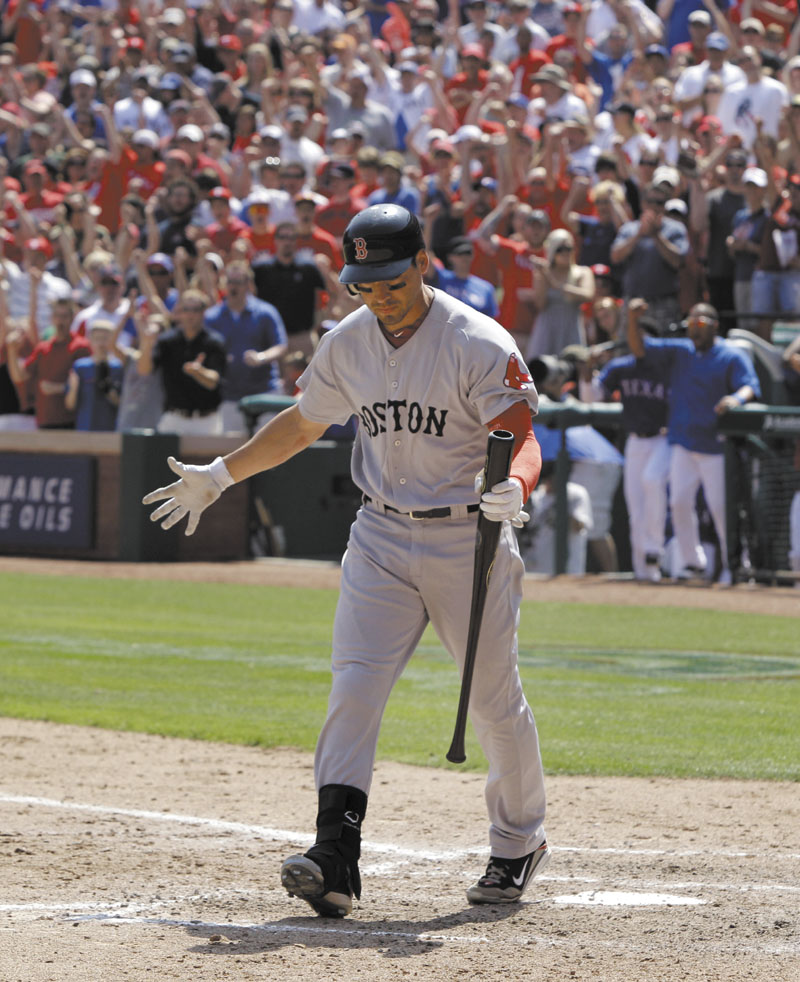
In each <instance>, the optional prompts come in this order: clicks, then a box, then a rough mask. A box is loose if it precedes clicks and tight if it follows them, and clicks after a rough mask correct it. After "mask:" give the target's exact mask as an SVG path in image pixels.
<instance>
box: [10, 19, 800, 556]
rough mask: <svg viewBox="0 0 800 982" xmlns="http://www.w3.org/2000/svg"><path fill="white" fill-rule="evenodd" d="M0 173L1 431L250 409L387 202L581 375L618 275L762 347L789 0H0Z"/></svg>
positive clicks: (242, 423)
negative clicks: (582, 359)
mask: <svg viewBox="0 0 800 982" xmlns="http://www.w3.org/2000/svg"><path fill="white" fill-rule="evenodd" d="M0 188H1V190H0V194H2V200H0V208H1V209H2V212H3V225H2V231H1V232H0V248H1V250H2V252H1V255H2V259H1V260H0V264H1V267H2V268H1V269H0V279H1V280H2V289H0V428H2V429H33V428H37V427H38V428H72V427H77V428H79V429H89V430H113V429H118V430H122V429H129V428H135V427H154V428H158V429H161V430H162V431H169V432H179V433H186V432H192V433H220V432H240V433H241V432H244V431H245V429H246V420H245V419H244V418H243V417H242V415H241V413H240V412H239V410H238V403H239V400H240V399H241V398H242V397H243V396H247V395H252V394H258V393H270V392H271V393H283V392H285V393H286V394H292V393H293V391H294V380H295V379H296V378H297V377H298V375H299V373H300V372H301V371H302V367H303V365H304V364H305V363H306V362H307V359H308V358H310V357H311V356H312V355H313V351H314V347H315V344H316V342H317V341H318V339H319V337H320V335H321V333H322V332H324V331H325V330H327V329H329V328H330V327H331V326H332V325H334V324H335V323H336V322H337V321H338V320H339V319H341V317H342V316H344V315H345V314H347V313H348V312H350V311H351V310H352V309H354V305H355V304H357V303H358V300H357V299H354V298H353V297H351V296H350V294H349V293H348V292H347V291H346V290H345V289H344V288H342V286H341V285H340V284H339V282H338V276H337V274H338V271H339V269H340V268H341V265H342V261H343V260H342V254H341V237H342V233H343V231H344V229H345V227H346V225H347V223H348V221H349V219H350V218H351V217H352V216H353V215H354V214H356V213H357V212H358V211H359V210H360V209H362V208H363V207H365V205H367V204H375V203H380V202H394V203H398V204H401V205H403V206H404V207H406V208H408V209H409V210H410V211H412V212H414V213H416V214H417V215H418V216H419V218H420V219H421V221H422V223H423V228H424V233H425V239H426V244H427V246H428V248H429V249H430V251H431V253H432V254H433V256H434V257H435V262H434V264H433V267H432V270H431V272H430V274H429V281H430V283H431V284H432V285H433V286H436V287H438V288H440V289H443V290H446V291H447V292H449V293H452V294H453V295H455V296H457V297H459V298H460V299H462V300H463V301H465V302H466V303H468V304H471V305H472V306H474V307H476V309H479V310H481V311H483V312H484V313H487V314H489V315H490V316H493V317H496V318H497V319H498V321H499V322H500V323H501V324H502V325H503V326H504V327H505V328H506V329H507V330H508V331H510V332H511V333H512V334H513V336H514V337H515V339H516V341H517V343H518V345H519V348H520V350H521V352H522V354H523V356H525V358H526V359H528V360H538V361H540V362H541V359H543V358H545V359H546V358H548V357H554V356H560V355H561V354H562V352H563V351H564V349H565V348H566V349H570V348H572V349H573V350H574V349H575V346H577V347H578V348H580V349H585V350H588V351H589V352H590V353H591V367H592V368H593V369H596V370H597V371H601V370H602V367H603V362H604V361H605V360H607V359H608V358H609V357H611V356H612V355H614V354H620V351H621V348H622V346H624V344H625V343H626V338H627V330H628V314H629V310H630V307H631V304H632V302H633V301H634V300H635V301H636V305H635V309H639V307H638V305H640V303H644V304H645V305H646V310H647V321H648V323H649V327H650V330H651V332H652V333H653V334H654V335H655V336H657V337H661V338H664V337H668V336H671V335H674V334H676V333H679V325H681V323H683V322H685V320H686V318H687V317H688V316H689V314H690V312H691V311H693V310H694V309H695V308H696V306H697V305H698V304H707V305H710V308H711V310H712V311H716V313H717V314H718V315H719V320H718V333H719V335H720V336H721V337H725V336H726V335H727V334H728V333H729V332H730V330H731V329H732V328H734V327H738V328H744V329H746V330H749V331H751V332H752V333H754V334H755V335H758V336H760V337H761V338H762V339H763V340H765V341H767V342H769V341H770V340H771V329H772V325H773V322H774V321H775V320H776V319H780V318H788V319H791V318H792V317H794V316H795V315H797V314H798V312H800V249H799V248H798V245H799V241H798V240H799V238H800V17H798V10H797V0H577V2H576V0H502V2H501V0H388V2H387V0H364V2H363V4H361V5H357V4H356V2H355V0H84V2H82V3H73V2H71V0H8V2H7V3H6V4H5V5H4V7H3V13H2V20H1V21H0ZM798 362H800V355H797V354H794V353H790V354H789V355H788V356H787V360H786V365H787V372H788V373H789V375H791V373H792V372H794V375H795V376H796V375H797V368H798V367H800V365H798ZM790 381H796V379H795V378H794V376H792V378H791V379H790ZM754 394H755V395H758V394H759V393H757V392H755V393H754ZM607 397H609V398H613V397H614V395H613V393H607ZM666 426H667V423H666V420H664V421H663V429H666ZM660 428H662V427H660ZM620 460H621V459H620ZM620 460H616V458H614V461H615V464H616V466H617V468H618V470H619V468H620V467H621V462H620ZM605 462H606V463H609V461H608V460H606V461H605ZM617 479H619V474H618V476H617ZM604 535H605V533H604ZM601 564H602V565H603V566H604V567H606V568H613V564H614V557H613V556H610V557H609V556H606V557H605V558H604V559H603V560H602V561H601Z"/></svg>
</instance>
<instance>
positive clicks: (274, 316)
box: [205, 260, 288, 433]
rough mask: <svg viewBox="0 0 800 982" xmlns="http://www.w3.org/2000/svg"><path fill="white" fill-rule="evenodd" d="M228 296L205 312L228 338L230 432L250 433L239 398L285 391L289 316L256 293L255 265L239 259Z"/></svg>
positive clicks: (225, 413)
mask: <svg viewBox="0 0 800 982" xmlns="http://www.w3.org/2000/svg"><path fill="white" fill-rule="evenodd" d="M226 285H227V295H226V297H225V299H224V300H223V301H222V303H218V304H217V305H216V306H215V307H212V308H211V309H210V310H209V311H208V313H207V314H206V316H205V327H206V329H207V330H209V331H213V332H214V333H216V334H219V335H221V337H222V338H223V339H224V341H225V347H226V350H227V354H228V365H227V370H226V372H225V381H224V384H223V396H222V406H221V410H222V421H223V429H224V431H225V432H226V433H246V432H248V429H247V420H246V419H245V418H244V416H243V415H242V413H241V412H240V410H239V400H240V399H243V398H244V397H245V396H252V395H261V394H262V393H265V392H282V391H283V382H282V380H281V370H280V361H281V358H283V356H284V355H285V354H286V351H287V349H288V342H287V339H286V328H285V327H284V324H283V318H282V317H281V315H280V314H279V313H278V311H277V309H276V308H275V307H274V306H273V305H272V304H271V303H267V302H266V301H265V300H259V299H258V298H257V297H255V296H253V292H252V291H253V270H252V269H251V267H250V266H249V264H248V263H246V262H242V261H239V260H237V261H234V262H232V263H230V264H229V265H228V267H227V270H226Z"/></svg>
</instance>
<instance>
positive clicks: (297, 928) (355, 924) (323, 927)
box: [187, 902, 533, 958]
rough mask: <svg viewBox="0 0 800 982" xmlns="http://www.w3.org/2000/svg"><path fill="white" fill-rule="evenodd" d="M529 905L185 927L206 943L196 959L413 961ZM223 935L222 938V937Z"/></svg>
mask: <svg viewBox="0 0 800 982" xmlns="http://www.w3.org/2000/svg"><path fill="white" fill-rule="evenodd" d="M532 906H533V903H531V902H528V903H526V902H522V903H516V904H496V905H493V904H487V905H485V906H480V907H469V908H467V909H466V910H461V911H457V912H455V913H452V914H444V915H442V916H441V917H431V918H428V919H426V920H421V921H418V920H377V919H376V920H369V921H366V920H363V921H362V920H357V919H354V918H351V917H348V918H346V919H343V920H337V919H330V918H324V917H316V916H315V915H311V916H309V917H283V918H281V919H280V920H277V921H271V922H269V923H265V924H260V925H259V924H256V925H251V926H248V927H243V926H242V927H239V926H236V925H232V924H231V925H226V926H225V927H224V928H222V927H221V926H220V927H214V926H211V925H207V924H197V925H191V926H188V927H187V931H188V933H189V935H190V936H191V937H193V938H197V939H198V941H200V940H201V939H202V943H201V944H197V945H195V946H194V947H192V948H190V949H189V950H190V951H191V952H192V953H193V954H204V955H215V956H220V955H223V956H224V955H237V956H241V955H244V954H256V953H258V952H265V951H277V950H279V949H281V948H289V947H293V946H302V947H304V948H311V949H314V948H316V949H322V948H324V949H329V950H332V951H336V950H340V951H341V950H345V949H351V948H356V949H361V950H364V949H367V948H371V949H374V950H376V951H382V953H383V954H384V955H386V956H389V957H392V958H410V957H413V956H414V955H424V954H425V953H426V952H430V951H431V950H433V949H436V948H441V947H442V946H443V945H444V944H445V943H446V942H447V940H448V938H447V934H448V932H452V931H453V930H454V929H457V928H460V927H462V928H469V929H471V930H470V937H473V936H474V938H475V940H476V941H477V940H478V939H479V935H478V934H477V933H475V932H474V928H475V927H479V926H480V925H481V924H495V923H497V922H498V921H504V920H507V919H508V918H510V917H513V916H514V915H518V914H523V913H524V912H525V909H526V907H532ZM221 931H224V934H222V935H220V932H221Z"/></svg>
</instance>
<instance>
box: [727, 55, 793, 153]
mask: <svg viewBox="0 0 800 982" xmlns="http://www.w3.org/2000/svg"><path fill="white" fill-rule="evenodd" d="M739 68H740V69H741V70H742V71H743V72H744V74H745V80H744V81H743V82H737V83H735V84H733V85H730V86H728V87H726V89H725V91H724V92H723V93H722V98H721V99H720V101H719V108H718V109H717V115H718V116H719V120H720V123H721V124H722V132H723V133H725V134H726V135H730V134H732V133H736V134H737V135H738V136H739V137H740V139H741V141H742V143H743V145H744V146H745V148H746V149H748V150H749V149H751V148H752V146H753V143H754V142H755V139H756V137H757V136H759V134H763V135H764V136H770V137H772V138H773V139H775V140H777V138H778V128H779V126H780V123H781V120H782V119H783V114H784V109H785V108H786V107H787V106H788V105H789V91H788V89H787V88H786V86H785V85H784V84H783V82H779V81H778V79H776V78H771V77H770V76H769V75H765V74H764V67H763V64H762V58H761V55H760V54H759V52H758V50H757V49H756V48H754V47H752V46H751V45H746V46H745V47H743V48H742V49H741V52H740V53H739Z"/></svg>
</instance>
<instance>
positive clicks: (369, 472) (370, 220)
mask: <svg viewBox="0 0 800 982" xmlns="http://www.w3.org/2000/svg"><path fill="white" fill-rule="evenodd" d="M343 247H344V257H345V266H344V268H343V270H342V272H341V273H340V279H341V281H342V282H343V283H345V284H347V287H348V289H350V290H351V291H355V292H357V293H358V294H360V296H361V299H362V300H363V306H361V307H359V308H358V309H357V310H355V311H354V312H353V313H351V314H349V315H348V316H347V317H345V318H344V320H342V321H341V323H339V324H338V325H337V326H336V327H335V328H334V329H333V330H331V331H329V332H328V333H326V334H325V335H324V336H323V337H322V339H321V341H320V343H319V346H318V347H317V350H316V352H315V354H314V357H313V359H312V360H311V362H310V364H309V367H308V368H307V369H306V371H305V372H304V373H303V375H302V376H301V377H300V379H299V380H298V386H299V389H300V391H301V395H300V398H299V400H298V402H297V403H296V404H295V405H294V406H292V407H291V408H289V409H286V410H284V411H283V412H282V413H281V414H279V415H278V416H276V417H275V418H273V419H272V420H270V421H269V422H268V423H267V424H266V425H265V426H264V427H263V428H262V429H261V430H259V431H258V432H257V433H256V435H255V436H254V437H253V438H252V439H251V440H250V441H248V442H247V443H246V444H244V445H243V446H242V447H240V448H239V449H238V450H235V451H234V452H233V453H231V454H229V455H227V456H226V457H225V458H221V457H218V458H217V459H216V460H215V461H213V463H211V464H209V465H206V466H202V467H191V466H186V465H184V464H182V463H179V462H178V461H176V460H174V458H170V460H169V465H170V467H171V469H172V470H173V471H174V472H175V474H177V475H178V478H179V479H178V480H177V481H176V482H175V483H174V484H171V485H169V486H168V487H166V488H160V489H158V490H157V491H153V492H151V493H150V494H148V495H146V496H145V498H144V503H145V504H150V503H152V502H156V501H163V502H164V503H163V504H161V505H160V506H159V507H158V508H157V509H156V510H155V511H154V512H153V514H152V516H151V517H152V519H153V520H154V521H159V520H161V522H162V527H163V528H170V527H171V526H172V525H174V524H175V523H176V522H178V521H180V520H181V519H182V518H183V517H184V516H188V523H187V527H186V533H187V534H191V533H192V532H194V530H195V528H196V527H197V523H198V521H199V519H200V515H201V512H202V511H203V510H204V509H205V508H206V507H207V506H208V505H210V504H211V503H212V502H213V501H214V500H216V498H218V497H219V495H220V494H221V492H222V491H223V490H224V489H225V488H227V487H228V486H229V485H231V484H233V483H234V482H236V481H242V480H245V479H246V478H248V477H250V476H252V475H253V474H256V473H258V472H259V471H262V470H266V469H268V468H270V467H275V466H276V465H278V464H280V463H281V462H283V461H284V460H287V459H288V458H289V457H291V456H292V455H294V454H296V453H298V452H299V451H301V450H303V449H304V448H305V447H308V446H309V445H310V444H311V443H313V442H314V441H315V440H317V439H319V438H320V437H321V435H322V434H323V433H324V432H325V430H326V429H327V427H328V426H330V425H331V424H332V423H341V424H343V423H345V422H346V421H347V420H348V419H349V417H350V415H351V414H353V413H356V414H358V416H359V419H360V424H359V427H358V433H357V436H356V440H355V444H354V448H353V457H352V473H353V479H354V481H355V482H356V484H357V485H358V486H359V487H360V488H361V490H362V492H363V504H362V506H361V508H360V509H359V511H358V514H357V516H356V520H355V522H354V524H353V527H352V529H351V533H350V539H349V542H348V546H347V551H346V553H345V556H344V559H343V561H342V577H341V591H340V595H339V602H338V605H337V610H336V617H335V621H334V627H333V651H332V667H333V681H332V688H331V693H330V700H329V705H328V713H327V718H326V720H325V724H324V726H323V728H322V732H321V734H320V737H319V740H318V743H317V750H316V755H315V779H316V786H317V789H318V794H319V810H318V814H317V836H316V844H315V845H313V846H312V847H311V848H310V849H309V850H308V852H306V853H305V854H304V855H297V856H291V857H290V858H289V859H287V860H286V861H285V862H284V863H283V865H282V867H281V880H282V882H283V884H284V886H285V887H286V889H287V890H288V892H289V893H290V894H292V895H294V896H296V897H300V898H302V899H303V900H305V901H307V902H308V903H309V904H310V905H311V907H312V908H313V909H314V910H315V911H316V912H317V913H318V914H320V915H322V916H323V917H343V916H345V915H346V914H349V913H350V911H351V908H352V898H353V896H355V897H356V898H359V897H360V890H361V883H360V877H359V870H358V859H359V856H360V844H361V824H362V821H363V818H364V813H365V811H366V808H367V796H368V794H369V790H370V783H371V780H372V771H373V763H374V758H375V748H376V743H377V740H378V731H379V728H380V723H381V718H382V715H383V711H384V707H385V705H386V701H387V699H388V697H389V693H390V692H391V690H392V687H393V686H394V684H395V682H396V681H397V679H398V678H399V677H400V674H401V673H402V671H403V669H404V667H405V665H406V664H407V662H408V660H409V659H410V657H411V655H412V654H413V652H414V649H415V648H416V646H417V643H418V642H419V639H420V637H421V636H422V632H423V631H424V629H425V626H426V625H427V624H428V622H430V623H432V624H433V626H434V628H435V629H436V632H437V634H438V635H439V638H440V639H441V641H442V643H443V644H444V646H445V647H446V648H447V650H448V651H449V652H450V654H451V655H452V657H453V659H454V660H455V661H456V663H457V664H458V665H459V668H461V666H462V662H463V657H464V652H465V648H466V643H467V632H468V624H469V608H470V601H471V588H472V569H473V557H474V549H475V531H476V513H477V511H478V509H479V508H480V509H481V510H483V512H484V513H485V515H486V517H487V518H489V519H490V520H492V521H497V522H502V523H503V526H502V530H501V535H500V541H499V545H498V548H497V555H496V558H495V562H494V567H493V573H492V577H491V581H490V583H489V587H488V594H487V598H486V606H485V611H484V619H483V624H484V629H483V632H482V636H481V641H480V644H479V646H478V650H477V655H476V665H475V681H474V684H473V688H472V695H471V700H470V714H471V717H472V722H473V726H474V728H475V731H476V733H477V736H478V739H479V740H480V743H481V746H482V747H483V750H484V752H485V754H486V756H487V758H488V761H489V774H488V779H487V783H486V793H485V796H486V802H487V806H488V812H489V819H490V823H491V824H490V828H489V844H490V848H491V858H490V860H489V863H488V866H487V869H486V872H485V874H484V875H483V876H481V877H480V879H479V880H478V881H477V882H476V883H475V884H474V885H473V886H472V887H470V888H469V889H468V891H467V899H468V900H469V901H470V902H471V903H509V902H512V901H516V900H519V898H520V897H521V896H522V894H523V891H524V890H525V888H526V887H527V885H528V883H529V881H530V880H531V878H532V877H533V876H534V875H535V874H536V873H538V872H539V871H540V870H541V869H542V868H543V866H544V864H545V863H546V862H547V861H548V859H549V850H548V847H547V842H546V840H545V832H544V814H545V792H544V781H543V774H542V763H541V756H540V753H539V741H538V736H537V732H536V724H535V722H534V718H533V714H532V713H531V710H530V709H529V707H528V704H527V702H526V700H525V696H524V694H523V692H522V686H521V683H520V678H519V672H518V667H517V623H518V619H519V606H520V601H521V598H522V576H523V563H522V560H521V558H520V555H519V551H518V548H517V544H516V537H515V534H514V532H513V528H512V526H513V525H516V526H519V525H521V524H522V523H523V522H524V521H525V520H526V519H527V515H526V514H525V512H523V511H522V503H523V502H524V501H526V500H527V498H528V496H529V494H530V492H531V490H532V489H533V487H534V486H535V484H536V481H537V478H538V476H539V471H540V468H541V457H540V452H539V446H538V444H537V442H536V439H535V437H534V435H533V430H532V425H531V416H532V414H533V413H535V412H536V410H537V402H538V397H537V394H536V390H535V387H534V385H533V382H532V379H531V377H530V374H529V373H528V370H527V368H526V367H525V365H524V363H523V360H522V357H521V355H520V353H519V350H518V349H517V348H516V346H515V345H514V342H513V340H511V338H510V335H509V334H508V332H507V331H506V330H504V329H503V328H502V327H500V325H499V324H497V322H496V321H494V320H492V319H490V318H489V317H486V316H485V315H483V314H480V313H478V312H477V311H475V310H473V309H472V308H470V307H468V306H467V305H466V304H463V303H461V302H460V301H458V300H456V299H455V298H453V297H450V296H448V295H447V294H445V293H442V292H440V291H439V290H436V289H434V288H433V287H430V286H428V285H426V284H425V283H424V279H423V278H424V276H425V273H426V272H427V270H428V266H429V263H430V258H429V256H428V253H427V252H426V250H425V248H424V244H423V239H422V233H421V229H420V225H419V222H418V220H417V219H416V217H415V216H413V215H412V214H411V213H410V212H408V211H406V209H405V208H402V207H400V206H399V205H395V204H380V205H373V206H371V207H369V208H366V209H364V210H363V211H361V212H359V213H358V214H357V215H356V216H354V217H353V218H352V219H351V221H350V223H349V225H348V226H347V229H346V231H345V234H344V239H343ZM495 428H502V429H507V430H510V431H511V432H512V433H513V434H514V435H515V446H514V455H513V459H512V464H511V471H510V477H509V478H508V479H507V480H505V481H502V482H500V483H498V484H496V485H495V486H494V487H492V488H491V489H489V490H487V491H486V492H484V493H483V494H482V495H479V493H478V492H477V491H476V490H475V489H476V486H477V483H476V472H478V473H480V471H481V467H482V464H483V460H484V456H485V453H486V445H487V438H488V431H489V430H491V429H495Z"/></svg>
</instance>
